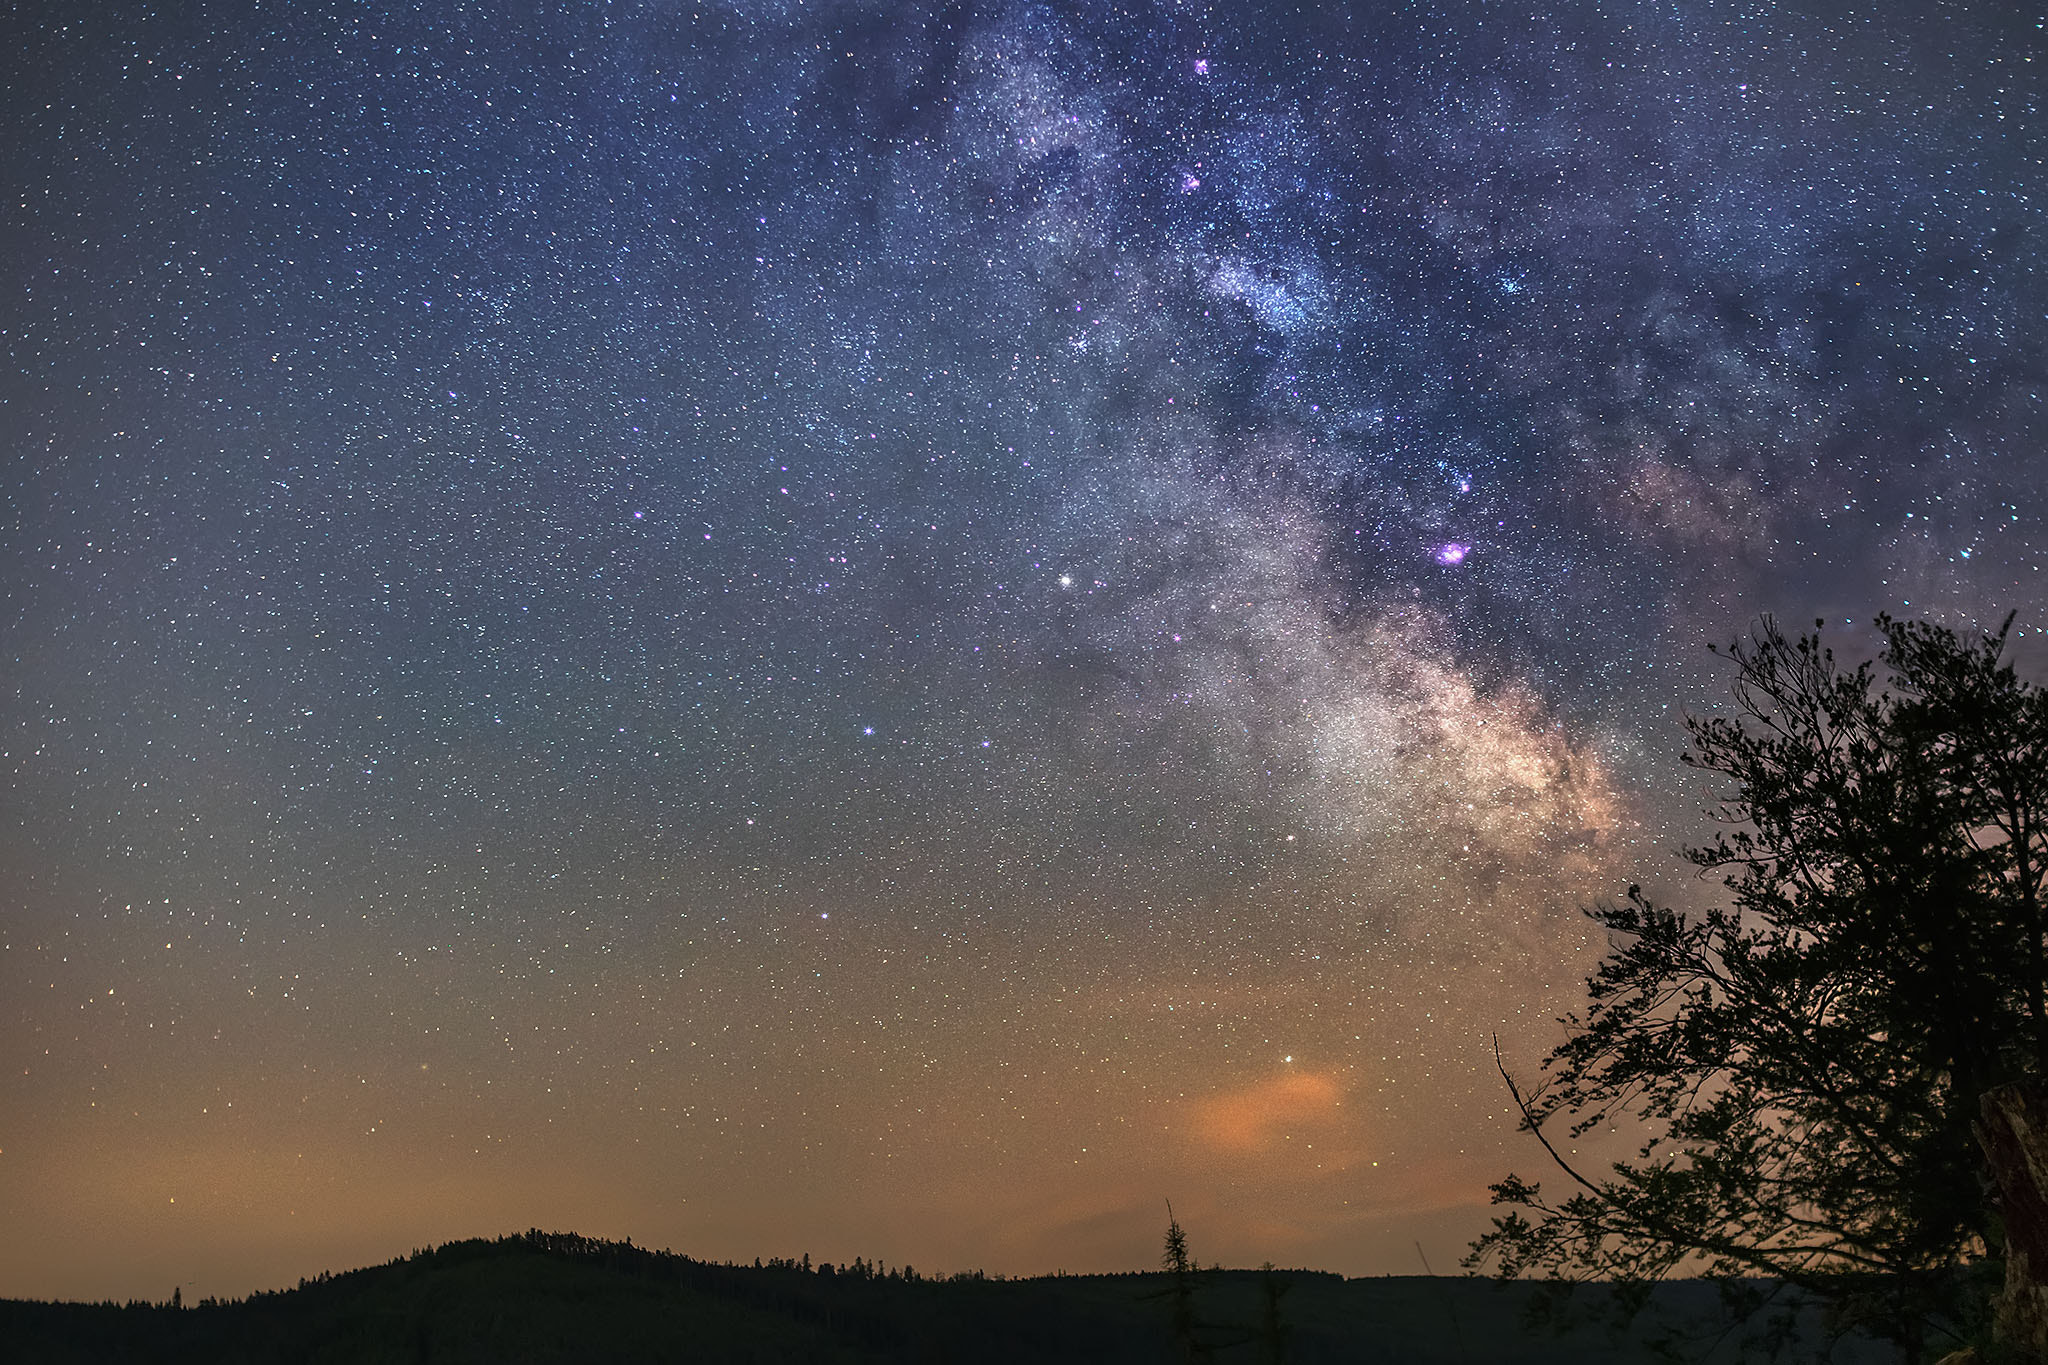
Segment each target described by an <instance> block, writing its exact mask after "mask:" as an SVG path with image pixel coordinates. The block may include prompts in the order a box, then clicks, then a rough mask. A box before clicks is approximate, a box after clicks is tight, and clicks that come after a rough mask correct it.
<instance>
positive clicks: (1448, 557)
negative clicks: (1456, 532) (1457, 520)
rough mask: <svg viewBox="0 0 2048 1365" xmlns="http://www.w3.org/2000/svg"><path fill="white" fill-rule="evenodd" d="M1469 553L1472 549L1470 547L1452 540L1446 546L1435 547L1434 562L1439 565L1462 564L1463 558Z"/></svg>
mask: <svg viewBox="0 0 2048 1365" xmlns="http://www.w3.org/2000/svg"><path fill="white" fill-rule="evenodd" d="M1471 553H1472V547H1471V546H1470V545H1463V544H1460V543H1459V542H1457V541H1455V540H1454V541H1452V542H1450V543H1449V544H1448V545H1439V546H1437V547H1436V556H1435V558H1436V562H1437V563H1439V564H1444V565H1454V564H1463V563H1464V562H1465V556H1466V555H1469V554H1471Z"/></svg>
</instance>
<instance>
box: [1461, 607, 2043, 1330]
mask: <svg viewBox="0 0 2048 1365" xmlns="http://www.w3.org/2000/svg"><path fill="white" fill-rule="evenodd" d="M1818 624H1819V623H1816V625H1818ZM1878 624H1879V630H1880V633H1881V635H1882V639H1883V649H1882V652H1881V654H1880V656H1879V659H1878V661H1877V662H1876V663H1875V664H1864V665H1860V666H1857V667H1853V668H1852V667H1846V666H1844V665H1843V664H1841V663H1838V662H1837V660H1836V658H1835V656H1834V654H1833V652H1832V650H1830V649H1828V648H1827V647H1825V646H1824V644H1823V643H1822V640H1821V637H1820V636H1819V634H1818V633H1815V634H1811V635H1802V636H1799V637H1797V638H1793V637H1789V636H1787V635H1786V634H1784V633H1783V632H1782V631H1780V630H1779V629H1778V628H1777V627H1776V626H1774V625H1773V624H1772V623H1770V622H1768V621H1766V622H1764V623H1763V624H1762V625H1761V626H1759V627H1758V628H1757V629H1756V630H1755V631H1754V632H1753V633H1752V635H1751V637H1750V638H1749V639H1748V640H1746V641H1742V642H1739V643H1738V644H1736V645H1735V646H1734V647H1732V648H1731V649H1730V650H1729V651H1728V656H1729V658H1730V659H1731V661H1732V663H1733V665H1734V673H1735V678H1734V684H1733V703H1734V705H1733V707H1732V711H1731V713H1730V714H1727V715H1716V716H1704V717H1694V718H1691V719H1689V720H1688V721H1687V730H1688V732H1689V736H1690V741H1691V743H1690V748H1689V751H1688V752H1687V754H1686V756H1685V757H1686V762H1688V763H1689V764H1691V765H1692V766H1694V767H1696V768H1699V769H1701V770H1704V771H1705V772H1707V773H1709V774H1712V775H1714V776H1715V777H1716V778H1717V779H1719V780H1720V785H1721V787H1722V791H1721V793H1720V800H1721V802H1722V804H1721V805H1720V807H1719V809H1718V810H1716V812H1715V814H1716V815H1717V816H1718V818H1719V820H1720V821H1721V823H1722V826H1723V827H1722V829H1721V830H1720V831H1719V833H1718V834H1717V836H1716V837H1714V838H1713V839H1712V840H1711V841H1709V842H1708V843H1706V844H1704V845H1701V846H1698V847H1694V848H1690V849H1687V850H1686V856H1687V857H1688V858H1689V859H1690V860H1691V862H1693V863H1694V864H1696V865H1698V867H1700V868H1701V869H1702V870H1703V871H1704V872H1706V873H1710V874H1718V875H1719V876H1720V877H1721V879H1722V882H1723V885H1724V887H1725V889H1726V893H1727V894H1726V897H1725V904H1722V905H1717V906H1715V907H1714V908H1711V909H1708V910H1706V911H1705V912H1703V913H1687V912H1683V911H1678V910H1673V909H1670V908H1667V907H1665V906H1662V905H1659V904H1656V903H1654V902H1652V900H1651V899H1650V898H1648V897H1647V896H1645V895H1644V894H1643V893H1642V891H1641V890H1640V889H1639V888H1636V887H1631V888H1630V890H1629V893H1628V896H1627V898H1626V899H1625V900H1624V901H1623V902H1622V903H1620V904H1613V905H1604V906H1600V907H1597V908H1595V909H1593V910H1591V911H1589V912H1588V913H1589V914H1591V915H1592V917H1593V918H1594V919H1595V920H1596V921H1597V922H1598V923H1600V924H1601V925H1602V926H1603V927H1604V928H1605V929H1606V930H1607V931H1608V934H1609V952H1608V955H1607V957H1606V958H1605V960H1604V961H1603V962H1602V963H1601V965H1600V967H1599V968H1598V970H1597V971H1596V973H1595V974H1594V975H1593V976H1592V977H1591V978H1590V979H1589V981H1588V982H1587V987H1588V1001H1587V1004H1586V1006H1585V1008H1584V1010H1583V1011H1582V1012H1580V1013H1577V1014H1574V1015H1572V1016H1570V1017H1568V1018H1567V1019H1565V1020H1564V1021H1563V1022H1564V1024H1565V1026H1566V1037H1565V1041H1564V1042H1563V1043H1562V1044H1560V1045H1559V1046H1558V1047H1557V1048H1556V1049H1555V1050H1554V1051H1552V1052H1551V1053H1550V1055H1549V1056H1548V1058H1547V1059H1546V1060H1545V1062H1544V1066H1543V1076H1542V1079H1541V1081H1540V1082H1539V1083H1538V1084H1537V1085H1535V1086H1534V1087H1533V1088H1529V1089H1524V1088H1523V1087H1522V1086H1520V1085H1517V1083H1516V1082H1515V1081H1514V1080H1513V1078H1512V1077H1511V1076H1509V1074H1508V1072H1507V1070H1506V1069H1505V1068H1503V1069H1502V1075H1503V1077H1504V1078H1506V1079H1507V1080H1508V1084H1509V1086H1510V1089H1511V1091H1512V1093H1513V1094H1514V1096H1515V1099H1516V1102H1517V1104H1518V1105H1519V1106H1520V1108H1521V1112H1522V1118H1523V1127H1524V1128H1525V1129H1527V1130H1528V1131H1531V1132H1533V1133H1534V1134H1536V1136H1537V1137H1538V1138H1539V1139H1540V1140H1541V1141H1542V1142H1543V1145H1544V1146H1545V1148H1546V1149H1547V1150H1548V1151H1549V1153H1550V1155H1551V1156H1552V1157H1553V1158H1554V1159H1555V1162H1556V1164H1557V1165H1558V1166H1559V1167H1560V1168H1562V1170H1563V1172H1564V1174H1565V1179H1566V1182H1567V1184H1568V1190H1567V1191H1566V1192H1565V1193H1564V1194H1563V1196H1562V1197H1560V1196H1558V1195H1556V1194H1554V1193H1551V1192H1548V1191H1546V1190H1545V1189H1544V1188H1543V1186H1542V1185H1541V1184H1539V1183H1537V1182H1534V1181H1528V1180H1523V1179H1521V1178H1519V1177H1517V1176H1514V1175H1510V1176H1508V1177H1507V1178H1506V1179H1505V1180H1503V1181H1501V1182H1500V1183H1499V1184H1497V1185H1495V1186H1494V1187H1493V1193H1494V1202H1495V1203H1496V1204H1497V1205H1508V1206H1512V1211H1510V1212H1508V1213H1507V1214H1505V1215H1504V1216H1501V1217H1498V1218H1496V1219H1495V1220H1494V1226H1493V1230H1492V1231H1491V1232H1489V1233H1488V1234H1486V1235H1485V1236H1484V1237H1482V1238H1480V1239H1479V1241H1477V1242H1475V1243H1474V1244H1473V1249H1472V1254H1471V1256H1470V1257H1468V1258H1467V1259H1468V1264H1470V1265H1474V1266H1478V1265H1482V1264H1486V1263H1489V1262H1490V1263H1491V1264H1492V1265H1493V1266H1494V1267H1495V1269H1496V1270H1497V1271H1498V1272H1499V1273H1500V1274H1502V1275H1504V1276H1523V1275H1531V1274H1542V1275H1550V1276H1554V1277H1559V1278H1564V1279H1585V1278H1601V1279H1617V1280H1622V1281H1650V1280H1656V1279H1660V1278H1663V1277H1665V1276H1668V1275H1671V1274H1674V1273H1705V1274H1710V1275H1715V1276H1720V1277H1725V1278H1727V1279H1729V1280H1731V1281H1734V1280H1738V1279H1744V1278H1749V1277H1758V1278H1766V1279H1770V1280H1774V1281H1780V1282H1786V1283H1791V1284H1794V1285H1798V1286H1800V1287H1802V1288H1804V1289H1806V1290H1808V1291H1810V1292H1813V1293H1817V1294H1819V1295H1822V1296H1823V1297H1825V1298H1826V1299H1828V1300H1829V1301H1830V1303H1831V1304H1833V1305H1834V1306H1835V1307H1836V1308H1837V1310H1838V1311H1839V1313H1840V1315H1841V1316H1842V1318H1843V1319H1844V1320H1845V1321H1849V1322H1853V1323H1854V1324H1855V1325H1858V1326H1861V1327H1863V1328H1865V1329H1866V1330H1870V1331H1873V1332H1875V1333H1878V1334H1880V1335H1884V1336H1888V1337H1890V1338H1892V1339H1893V1340H1895V1341H1897V1342H1899V1343H1900V1344H1901V1346H1902V1348H1904V1349H1905V1350H1907V1351H1908V1352H1917V1350H1918V1349H1919V1344H1920V1343H1921V1341H1922V1340H1923V1338H1924V1334H1925V1333H1926V1331H1927V1330H1928V1325H1929V1324H1930V1323H1940V1322H1947V1323H1950V1324H1956V1323H1960V1322H1963V1321H1966V1320H1968V1319H1969V1318H1970V1316H1971V1310H1972V1299H1973V1296H1974V1294H1975V1292H1976V1291H1975V1290H1973V1288H1972V1286H1971V1283H1970V1279H1971V1277H1969V1276H1968V1275H1967V1274H1966V1273H1965V1269H1966V1267H1967V1266H1968V1265H1969V1263H1971V1262H1973V1261H1978V1260H1981V1259H1983V1258H1987V1257H1995V1256H1996V1255H1997V1253H1998V1251H1999V1248H2000V1245H2001V1241H2002V1238H2001V1229H2000V1227H1999V1225H1998V1221H1997V1218H1996V1215H1995V1212H1994V1210H1993V1209H1992V1207H1991V1205H1990V1203H1989V1201H1988V1200H1987V1198H1986V1195H1985V1186H1984V1183H1983V1172H1982V1162H1981V1157H1980V1155H1979V1152H1978V1149H1977V1145H1976V1142H1975V1140H1974V1138H1973V1135H1972V1128H1971V1124H1972V1119H1973V1118H1974V1116H1975V1115H1976V1113H1977V1109H1978V1102H1979V1099H1980V1097H1981V1096H1982V1094H1983V1093H1984V1091H1986V1090H1987V1089H1989V1088H1991V1087H1992V1086H1994V1085H1998V1084H2001V1083H2003V1082H2005V1081H2009V1080H2013V1079H2018V1078H2021V1077H2026V1076H2036V1077H2038V1076H2041V1075H2043V1074H2048V1066H2044V1064H2043V1059H2044V1058H2048V1008H2044V1000H2043V993H2044V972H2043V941H2042V935H2043V928H2044V926H2043V921H2042V915H2043V906H2042V899H2043V886H2042V880H2043V875H2044V870H2048V832H2044V822H2048V695H2044V693H2043V690H2042V689H2041V688H2040V687H2038V686H2036V685H2034V684H2032V683H2029V682H2026V681H2024V680H2022V679H2021V678H2019V677H2018V676H2017V674H2016V673H2015V671H2014V670H2013V668H2012V667H2011V665H2010V664H2009V663H2008V662H2007V661H2006V659H2005V657H2004V656H2005V647H2006V643H2007V637H2008V634H2009V632H2010V629H2011V624H2012V622H2011V618H2007V621H2006V623H2005V625H2004V626H2003V627H2001V628H2000V629H1999V630H1998V631H1997V632H1995V633H1992V634H1988V635H1983V636H1965V635H1961V634H1958V633H1957V632H1954V631H1951V630H1949V629H1946V628H1944V627H1940V626H1936V625H1932V624H1927V623H1920V622H1903V621H1895V620H1891V619H1888V618H1884V619H1880V621H1879V623H1878ZM1625 1123H1629V1124H1633V1125H1635V1126H1637V1127H1639V1128H1640V1129H1641V1131H1642V1132H1644V1134H1645V1135H1646V1136H1645V1137H1644V1140H1643V1141H1642V1144H1641V1146H1640V1148H1639V1149H1638V1150H1637V1151H1636V1152H1635V1154H1634V1156H1633V1157H1631V1158H1629V1159H1626V1160H1621V1161H1616V1162H1613V1163H1611V1164H1610V1165H1609V1166H1608V1167H1607V1168H1606V1169H1605V1170H1587V1169H1582V1168H1581V1167H1580V1165H1579V1164H1578V1163H1577V1161H1576V1159H1575V1158H1573V1157H1571V1156H1570V1155H1569V1154H1568V1153H1567V1152H1566V1151H1564V1150H1560V1147H1561V1145H1562V1146H1563V1147H1567V1148H1568V1147H1569V1145H1570V1141H1571V1140H1572V1139H1576V1138H1578V1137H1580V1136H1583V1135H1584V1134H1586V1133H1588V1132H1590V1131H1593V1130H1595V1129H1604V1128H1607V1127H1609V1126H1610V1125H1616V1126H1619V1125H1622V1124H1625ZM1566 1134H1568V1135H1569V1137H1567V1138H1565V1140H1564V1142H1563V1143H1562V1144H1560V1141H1559V1138H1560V1136H1561V1135H1566Z"/></svg>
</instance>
